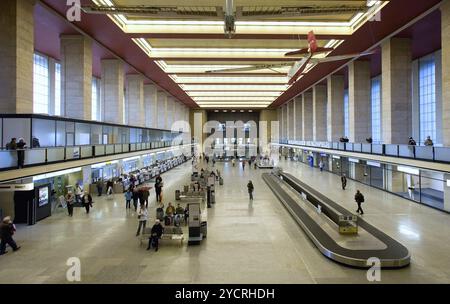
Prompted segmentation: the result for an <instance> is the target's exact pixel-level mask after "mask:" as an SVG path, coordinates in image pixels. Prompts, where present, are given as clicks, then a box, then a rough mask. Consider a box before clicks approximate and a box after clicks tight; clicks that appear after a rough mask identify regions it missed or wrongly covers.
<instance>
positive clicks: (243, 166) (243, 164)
mask: <svg viewBox="0 0 450 304" xmlns="http://www.w3.org/2000/svg"><path fill="white" fill-rule="evenodd" d="M242 171H245V159H244V160H243V161H242Z"/></svg>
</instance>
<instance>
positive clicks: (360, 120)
mask: <svg viewBox="0 0 450 304" xmlns="http://www.w3.org/2000/svg"><path fill="white" fill-rule="evenodd" d="M370 76H371V75H370V62H369V61H353V62H352V63H350V64H349V66H348V112H349V113H348V114H349V115H348V116H349V124H348V127H349V140H350V142H357V143H358V142H359V143H363V142H366V138H369V137H371V136H372V117H371V115H372V110H371V109H372V108H371V102H370V92H371V90H370V88H371V78H370Z"/></svg>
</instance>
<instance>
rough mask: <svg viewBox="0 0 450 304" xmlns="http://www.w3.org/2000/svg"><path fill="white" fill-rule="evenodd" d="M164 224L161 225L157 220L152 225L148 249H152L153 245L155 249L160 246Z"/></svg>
mask: <svg viewBox="0 0 450 304" xmlns="http://www.w3.org/2000/svg"><path fill="white" fill-rule="evenodd" d="M163 230H164V229H163V226H162V225H161V223H160V221H159V220H156V221H155V224H154V225H153V227H152V231H151V235H150V238H149V240H148V247H147V250H150V249H151V248H152V246H154V247H155V251H158V246H159V239H160V238H161V235H162V234H163Z"/></svg>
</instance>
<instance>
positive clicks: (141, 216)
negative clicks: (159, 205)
mask: <svg viewBox="0 0 450 304" xmlns="http://www.w3.org/2000/svg"><path fill="white" fill-rule="evenodd" d="M138 220H139V224H138V230H137V232H136V236H138V235H139V234H141V227H142V233H144V230H145V226H146V225H147V220H148V210H147V208H146V207H145V204H141V208H140V209H139V212H138Z"/></svg>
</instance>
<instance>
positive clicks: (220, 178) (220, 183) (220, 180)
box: [219, 177, 223, 186]
mask: <svg viewBox="0 0 450 304" xmlns="http://www.w3.org/2000/svg"><path fill="white" fill-rule="evenodd" d="M219 185H221V186H223V178H222V177H219Z"/></svg>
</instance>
